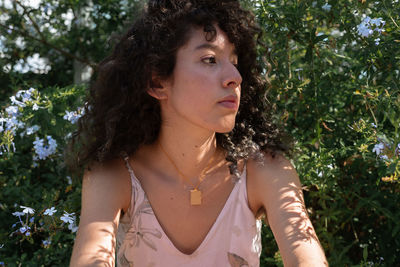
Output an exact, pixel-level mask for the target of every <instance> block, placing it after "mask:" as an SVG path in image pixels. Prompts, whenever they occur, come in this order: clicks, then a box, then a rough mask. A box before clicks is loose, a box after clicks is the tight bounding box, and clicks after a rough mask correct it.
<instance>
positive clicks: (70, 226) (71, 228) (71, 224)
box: [68, 222, 78, 233]
mask: <svg viewBox="0 0 400 267" xmlns="http://www.w3.org/2000/svg"><path fill="white" fill-rule="evenodd" d="M68 229H69V230H71V232H72V233H75V232H76V231H78V226H76V225H75V222H74V223H70V224H69V225H68Z"/></svg>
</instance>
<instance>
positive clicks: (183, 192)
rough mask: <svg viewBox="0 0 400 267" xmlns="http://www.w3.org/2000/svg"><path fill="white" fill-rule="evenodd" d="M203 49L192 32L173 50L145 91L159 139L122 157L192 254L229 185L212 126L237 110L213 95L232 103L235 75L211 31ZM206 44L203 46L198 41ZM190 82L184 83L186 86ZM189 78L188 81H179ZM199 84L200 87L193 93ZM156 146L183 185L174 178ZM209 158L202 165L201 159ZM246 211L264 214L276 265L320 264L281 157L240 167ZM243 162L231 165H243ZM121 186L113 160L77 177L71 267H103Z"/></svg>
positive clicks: (111, 247) (124, 196)
mask: <svg viewBox="0 0 400 267" xmlns="http://www.w3.org/2000/svg"><path fill="white" fill-rule="evenodd" d="M217 30H218V31H217V38H216V40H214V41H213V42H210V43H211V44H212V45H214V48H212V47H206V48H201V49H198V50H197V49H196V48H198V47H199V46H201V45H203V44H207V43H208V42H206V41H205V39H204V33H203V32H202V31H201V30H194V31H193V33H192V37H191V38H190V40H189V42H188V44H187V45H185V46H184V47H182V48H181V49H180V50H179V51H178V54H177V64H176V69H175V70H174V75H173V77H171V79H169V80H167V81H158V82H159V86H158V87H157V88H152V89H151V90H149V94H150V95H152V96H153V97H155V98H157V99H158V100H159V101H160V103H161V110H162V116H163V124H162V128H161V133H160V137H159V139H158V140H157V141H156V142H155V143H154V144H152V145H147V146H143V147H141V148H140V149H139V150H138V151H137V152H136V153H135V154H134V155H131V156H130V163H131V166H132V168H133V169H134V172H135V174H136V176H137V178H138V179H139V180H140V182H141V184H142V187H143V189H144V191H145V192H146V195H147V197H148V199H149V202H150V203H151V206H152V208H153V211H154V213H155V216H156V217H157V219H158V221H159V223H160V225H161V226H162V227H163V230H164V232H165V233H166V234H167V236H168V238H169V239H170V240H171V241H172V243H173V244H174V246H175V247H176V248H177V249H178V250H179V251H181V252H182V253H184V254H191V253H193V252H194V251H195V250H196V249H197V248H198V247H199V246H200V244H201V242H202V241H203V240H204V238H205V237H206V235H207V233H208V232H209V230H210V228H211V227H212V225H213V223H214V222H215V220H216V219H217V217H218V215H219V214H220V212H221V210H222V208H223V206H224V205H225V202H226V200H227V198H228V197H229V194H230V193H231V191H232V189H233V186H234V184H233V183H232V182H231V179H230V177H231V176H230V174H229V169H228V163H227V162H226V161H225V159H224V158H225V155H224V152H223V151H222V150H221V149H219V148H218V147H217V144H216V139H215V132H228V131H230V130H232V128H233V126H234V123H235V116H236V113H237V109H235V108H226V107H225V106H223V105H220V104H219V101H220V100H221V99H222V98H223V97H225V96H227V95H235V96H236V97H237V99H238V100H240V90H241V88H240V83H241V81H242V80H241V76H240V73H239V72H238V71H237V69H236V67H235V66H234V65H235V64H236V63H237V57H236V55H235V54H234V49H233V45H232V44H231V43H230V42H229V41H228V39H227V37H226V35H225V33H223V32H222V31H221V30H220V29H219V28H218V29H217ZM208 44H209V43H208ZM189 81H190V83H188V82H189ZM188 84H190V86H188ZM200 89H201V90H200ZM160 144H161V145H162V146H163V148H165V150H166V151H167V153H168V154H169V155H170V157H171V158H172V160H173V161H174V162H175V163H176V165H177V166H178V168H179V169H180V171H181V172H182V173H184V174H185V176H186V177H188V179H189V181H186V180H185V178H183V177H181V176H180V175H178V173H177V171H176V169H175V168H174V166H173V165H172V164H171V162H170V161H169V159H168V158H167V157H166V156H165V155H164V154H163V153H162V152H161V150H160ZM210 158H213V159H212V160H211V162H209V159H210ZM246 164H247V181H248V182H247V191H248V196H249V198H248V199H249V203H248V205H249V208H250V209H251V210H252V211H253V214H254V215H255V216H256V214H257V213H259V211H262V210H264V211H265V212H266V215H267V218H268V223H269V225H270V226H271V229H272V230H273V233H274V235H275V239H276V241H277V243H278V246H279V249H280V251H281V254H282V258H283V261H284V264H285V266H313V267H314V266H325V265H327V263H326V259H325V256H324V253H323V251H322V249H321V247H320V244H319V242H318V238H317V236H316V234H315V232H314V229H313V227H312V225H311V222H310V220H309V218H308V216H307V213H306V211H305V207H304V201H303V197H302V193H301V185H300V182H299V178H298V176H297V173H296V171H295V169H294V168H293V166H292V165H291V164H290V162H289V161H288V160H287V159H285V158H284V157H283V156H280V155H278V156H277V157H276V158H275V159H273V158H271V157H270V156H268V155H266V156H265V159H264V162H263V163H257V162H254V161H252V160H249V161H248V162H247V163H246ZM207 165H209V166H212V168H211V169H210V170H208V171H207V172H206V175H205V176H204V181H203V182H202V183H201V186H200V188H201V190H202V191H203V203H202V205H200V206H191V205H190V202H189V194H188V190H187V188H185V184H186V185H188V184H197V182H198V179H199V173H202V171H203V170H204V169H207V167H208V166H207ZM243 166H244V162H240V163H239V166H238V167H239V170H241V171H242V170H243ZM130 188H131V184H130V177H129V173H128V171H127V170H126V167H125V165H124V162H123V161H122V160H115V161H114V162H112V163H110V164H108V165H107V166H103V167H101V166H94V167H93V168H92V170H91V171H86V172H85V175H84V180H83V191H82V212H81V220H80V225H79V230H78V233H77V237H76V241H75V245H74V250H73V254H72V258H71V266H104V265H105V266H113V265H114V261H115V259H114V254H115V236H116V230H117V228H118V221H119V218H120V216H121V212H126V211H127V210H128V208H129V205H130V199H131V189H130Z"/></svg>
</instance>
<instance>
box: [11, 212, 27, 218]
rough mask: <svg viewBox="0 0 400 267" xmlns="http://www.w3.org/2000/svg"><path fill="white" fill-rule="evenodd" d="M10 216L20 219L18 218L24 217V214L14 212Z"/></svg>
mask: <svg viewBox="0 0 400 267" xmlns="http://www.w3.org/2000/svg"><path fill="white" fill-rule="evenodd" d="M12 215H14V216H16V217H20V216H24V215H25V213H24V212H21V211H16V212H13V213H12Z"/></svg>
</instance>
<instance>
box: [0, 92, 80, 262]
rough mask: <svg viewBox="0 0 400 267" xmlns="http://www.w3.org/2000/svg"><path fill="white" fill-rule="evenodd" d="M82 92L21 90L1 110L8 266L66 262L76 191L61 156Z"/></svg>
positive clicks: (0, 254)
mask: <svg viewBox="0 0 400 267" xmlns="http://www.w3.org/2000/svg"><path fill="white" fill-rule="evenodd" d="M83 94H84V88H83V87H67V88H46V89H45V90H42V91H41V92H39V91H38V90H36V89H33V88H30V89H28V90H20V91H18V92H17V93H16V95H15V96H12V97H11V98H10V100H11V101H10V102H11V103H10V104H11V105H9V106H8V107H7V108H5V109H4V110H3V111H2V112H1V116H0V137H1V143H0V170H1V172H0V186H1V195H2V196H1V203H0V208H1V213H0V224H1V227H0V229H1V230H0V240H1V242H0V243H1V249H0V259H1V261H2V262H5V263H7V264H8V265H9V266H14V265H19V266H59V265H67V264H68V262H69V257H70V255H71V250H72V245H73V240H74V233H75V232H76V230H77V226H76V224H77V222H76V216H75V213H76V212H78V211H79V209H80V192H81V191H80V186H79V185H77V184H73V183H72V180H71V178H70V177H69V176H68V173H67V172H66V169H65V166H64V164H63V156H62V154H63V148H64V146H65V143H66V141H67V139H68V133H70V132H72V131H73V129H74V127H75V126H74V123H75V122H76V119H77V118H78V117H79V113H80V109H79V107H80V106H82V96H83Z"/></svg>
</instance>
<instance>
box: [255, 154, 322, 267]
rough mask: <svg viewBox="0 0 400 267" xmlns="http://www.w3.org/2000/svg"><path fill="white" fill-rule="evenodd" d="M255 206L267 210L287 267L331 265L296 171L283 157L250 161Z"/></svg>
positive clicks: (268, 157) (266, 157) (267, 157)
mask: <svg viewBox="0 0 400 267" xmlns="http://www.w3.org/2000/svg"><path fill="white" fill-rule="evenodd" d="M248 166H249V176H251V178H252V182H251V187H252V192H254V193H255V198H254V199H255V203H258V206H260V207H264V208H265V210H266V213H267V214H266V215H267V220H268V223H269V225H270V227H271V229H272V232H273V234H274V236H275V240H276V242H277V244H278V247H279V250H280V253H281V256H282V259H283V263H284V266H287V267H292V266H296V267H297V266H310V267H317V266H328V263H327V261H326V258H325V254H324V252H323V250H322V248H321V245H320V243H319V241H318V237H317V235H316V233H315V231H314V227H313V226H312V224H311V221H310V219H309V218H308V215H307V211H306V208H305V205H304V199H303V194H302V190H301V184H300V181H299V178H298V175H297V172H296V170H295V169H294V167H293V166H292V165H291V163H290V162H289V161H288V160H287V159H286V158H285V157H284V156H282V155H279V154H278V155H277V156H276V157H275V158H272V157H271V156H269V155H265V159H264V162H263V164H262V163H257V162H255V161H250V162H249V164H248Z"/></svg>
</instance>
